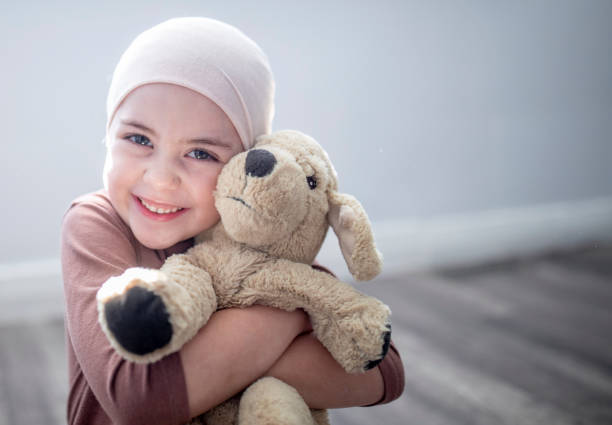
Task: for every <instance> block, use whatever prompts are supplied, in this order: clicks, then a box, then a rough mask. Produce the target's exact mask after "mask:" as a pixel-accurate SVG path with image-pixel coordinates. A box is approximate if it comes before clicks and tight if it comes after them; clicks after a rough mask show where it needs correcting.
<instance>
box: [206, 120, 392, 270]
mask: <svg viewBox="0 0 612 425" xmlns="http://www.w3.org/2000/svg"><path fill="white" fill-rule="evenodd" d="M337 187H338V182H337V177H336V172H335V170H334V168H333V166H332V164H331V162H330V160H329V158H328V156H327V154H326V153H325V151H324V150H323V149H322V148H321V147H320V146H319V144H318V143H317V142H315V141H314V140H313V139H312V138H310V137H308V136H306V135H304V134H302V133H299V132H297V131H287V130H286V131H279V132H277V133H274V134H272V135H266V136H261V137H259V138H258V139H257V143H256V145H255V146H254V147H253V148H252V149H250V150H248V151H246V152H242V153H241V154H238V155H236V156H235V157H233V158H232V159H231V161H230V162H228V163H227V164H226V165H225V167H223V170H222V172H221V174H220V175H219V179H218V182H217V190H216V191H215V205H216V207H217V210H218V211H219V214H220V215H221V222H222V224H223V227H224V228H225V231H226V233H227V234H228V235H229V236H230V237H231V238H232V239H234V240H235V241H237V242H240V243H242V244H245V245H247V246H250V247H253V248H256V249H259V250H262V251H265V252H267V253H269V254H270V255H273V256H276V257H279V258H286V259H289V260H292V261H298V262H302V263H306V264H311V263H312V262H313V261H314V258H315V256H316V255H317V253H318V252H319V249H320V247H321V244H322V243H323V240H324V239H325V235H326V233H327V229H328V228H329V225H331V226H332V227H333V229H334V231H335V232H336V235H337V236H338V239H339V241H340V247H341V251H342V254H343V255H344V258H345V260H346V262H347V265H348V267H349V270H350V272H351V273H352V274H353V276H354V277H355V279H358V280H369V279H372V278H373V277H375V276H376V275H377V274H378V273H379V272H380V269H381V265H382V260H381V256H380V253H379V252H378V250H377V249H376V246H375V244H374V238H373V235H372V230H371V227H370V222H369V220H368V217H367V215H366V213H365V211H364V209H363V207H362V206H361V204H360V203H359V202H358V201H357V200H356V199H355V198H353V197H352V196H350V195H346V194H340V193H338V192H337Z"/></svg>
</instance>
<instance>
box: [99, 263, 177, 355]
mask: <svg viewBox="0 0 612 425" xmlns="http://www.w3.org/2000/svg"><path fill="white" fill-rule="evenodd" d="M168 285H169V283H168V279H167V277H166V276H165V274H164V273H162V272H160V271H158V270H149V269H141V268H131V269H128V270H126V271H125V272H124V273H123V274H122V275H120V276H116V277H112V278H110V279H109V280H107V281H106V282H105V283H104V285H102V287H101V288H100V290H99V291H98V294H97V301H98V313H99V321H100V325H101V326H102V329H103V330H104V332H105V334H106V336H107V337H108V339H109V341H110V342H111V345H112V346H113V347H114V348H115V349H116V350H117V352H118V353H119V354H121V355H122V356H123V357H125V358H126V359H128V360H131V361H134V362H138V363H146V362H152V361H155V360H157V359H159V358H161V357H162V356H163V355H164V354H167V353H161V352H160V350H161V349H163V348H165V347H168V345H169V343H170V341H171V340H172V336H173V328H172V323H171V318H170V314H169V312H168V310H167V306H166V303H165V302H164V299H163V297H162V296H161V294H162V293H163V292H164V288H165V287H167V286H168ZM151 353H156V354H155V356H152V355H151Z"/></svg>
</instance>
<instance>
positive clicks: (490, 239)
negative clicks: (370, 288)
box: [0, 198, 612, 322]
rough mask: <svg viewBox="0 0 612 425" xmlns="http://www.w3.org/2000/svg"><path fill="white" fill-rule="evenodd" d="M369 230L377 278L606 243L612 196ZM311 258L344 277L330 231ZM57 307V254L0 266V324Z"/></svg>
mask: <svg viewBox="0 0 612 425" xmlns="http://www.w3.org/2000/svg"><path fill="white" fill-rule="evenodd" d="M373 228H374V233H375V237H376V241H377V245H378V248H379V250H380V251H381V252H382V253H383V256H384V261H385V265H384V268H383V276H385V275H386V276H390V275H394V274H398V273H405V272H419V271H424V270H428V269H432V268H436V267H447V266H457V265H469V264H480V263H484V262H487V261H495V260H500V259H503V258H508V257H517V256H518V257H523V256H528V255H533V254H538V253H542V252H546V251H547V250H553V249H564V248H572V247H577V246H581V245H585V244H589V243H592V244H593V245H596V244H605V243H611V242H612V198H600V199H592V200H587V201H580V202H567V203H556V204H545V205H538V206H528V207H522V208H511V209H502V210H493V211H484V212H475V213H468V214H462V215H448V216H439V217H431V218H426V219H418V220H416V219H399V220H389V221H382V222H375V223H373ZM317 260H318V261H319V262H320V263H321V264H323V265H325V266H327V267H329V268H330V269H331V270H333V271H334V272H335V273H336V274H337V275H338V277H339V278H341V279H343V280H345V281H351V277H350V275H349V273H348V270H347V268H346V265H345V264H344V260H343V258H342V254H341V253H340V250H339V248H338V243H337V240H336V237H335V235H334V233H333V232H331V231H330V232H329V235H328V237H327V239H326V241H325V243H324V244H323V247H322V249H321V253H320V255H319V256H318V258H317ZM28 305H29V306H36V307H35V308H27V306H28ZM61 308H63V304H62V285H61V271H60V261H59V259H55V258H52V259H41V260H34V261H26V262H20V263H12V264H0V312H1V313H0V322H6V321H7V320H13V319H16V318H22V316H24V315H30V314H36V313H34V312H38V313H37V314H41V312H43V313H44V314H46V315H49V314H56V313H58V311H59V309H61ZM30 312H32V313H30Z"/></svg>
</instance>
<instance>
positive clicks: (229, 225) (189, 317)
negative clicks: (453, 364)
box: [97, 131, 390, 424]
mask: <svg viewBox="0 0 612 425" xmlns="http://www.w3.org/2000/svg"><path fill="white" fill-rule="evenodd" d="M337 187H338V183H337V177H336V173H335V171H334V169H333V166H332V164H331V162H330V161H329V159H328V157H327V154H326V153H325V151H324V150H323V149H322V148H321V147H320V146H319V145H318V143H317V142H315V141H314V140H313V139H312V138H310V137H308V136H306V135H304V134H301V133H299V132H296V131H280V132H277V133H274V134H272V135H266V136H261V137H259V138H258V139H257V143H256V145H255V147H253V148H252V149H250V150H248V151H246V152H243V153H241V154H238V155H236V156H235V157H233V158H232V159H231V160H230V161H229V162H228V163H227V164H226V165H225V166H224V167H223V170H222V172H221V174H220V175H219V178H218V182H217V189H216V191H215V194H214V196H215V206H216V208H217V210H218V211H219V214H220V216H221V220H220V222H219V223H218V224H217V225H215V226H214V227H212V228H211V229H208V230H207V231H205V232H203V233H202V234H200V235H198V236H197V238H196V244H195V245H194V247H193V248H191V249H190V250H189V251H187V252H186V253H185V254H178V255H174V256H172V257H170V258H168V259H167V260H166V262H165V263H164V265H163V266H162V268H161V269H160V270H152V269H143V268H131V269H128V270H126V271H125V272H124V273H123V274H122V275H121V276H118V277H113V278H110V279H109V280H108V281H107V282H105V283H104V285H103V286H102V287H101V288H100V290H99V291H98V294H97V300H98V310H99V320H100V324H101V326H102V329H103V330H104V332H105V333H106V335H107V337H108V338H109V340H110V342H111V344H112V346H113V347H114V348H115V349H116V350H117V352H118V353H119V354H121V355H122V356H123V357H124V358H126V359H128V360H131V361H134V362H139V363H147V362H154V361H156V360H158V359H160V358H162V357H163V356H166V355H168V354H170V353H172V352H175V351H178V350H179V349H180V348H181V347H182V346H183V344H185V343H186V342H187V341H188V340H189V339H191V338H192V337H193V336H194V335H195V334H196V332H197V331H198V330H199V329H200V328H201V327H202V326H203V325H204V324H205V323H206V322H207V320H208V319H209V317H210V315H211V314H212V313H213V312H214V311H215V310H217V309H220V308H228V307H245V306H249V305H252V304H262V305H267V306H272V307H277V308H281V309H284V310H288V311H292V310H294V309H296V308H301V309H304V310H305V311H306V312H307V313H308V315H309V317H310V320H311V323H312V328H313V332H314V334H315V336H316V337H317V338H318V339H319V340H320V341H321V343H322V344H323V345H324V346H325V347H326V348H327V349H328V350H329V352H330V353H331V354H332V356H333V357H334V358H335V359H336V360H337V361H338V363H339V364H340V365H342V367H343V368H344V369H345V370H346V371H347V372H350V373H356V372H363V371H365V370H368V369H370V368H373V367H374V366H376V365H377V364H378V363H379V362H380V361H381V360H382V358H383V357H384V355H385V354H386V352H387V350H388V347H389V341H390V324H389V315H390V310H389V308H388V307H387V306H386V305H384V304H383V303H381V302H380V301H378V300H377V299H375V298H373V297H369V296H366V295H364V294H362V293H360V292H358V291H356V290H355V289H353V287H352V286H350V285H348V284H346V283H343V282H341V281H339V280H338V279H337V278H335V277H334V276H332V275H331V274H329V273H326V272H323V271H320V270H316V269H314V268H313V267H312V266H311V264H312V263H313V261H314V259H315V256H316V255H317V253H318V252H319V249H320V247H321V244H322V243H323V240H324V239H325V235H326V233H327V230H328V228H329V226H330V225H331V227H332V228H333V230H334V231H335V233H336V235H337V236H338V239H339V241H340V247H341V251H342V254H343V256H344V259H345V260H346V263H347V265H348V268H349V271H350V272H351V274H352V275H353V276H354V277H355V279H357V280H369V279H372V278H373V277H375V276H376V275H377V274H378V273H379V272H380V269H381V257H380V254H379V252H378V251H377V249H376V247H375V244H374V239H373V235H372V231H371V228H370V223H369V220H368V217H367V215H366V213H365V211H364V209H363V208H362V206H361V204H360V203H359V202H358V201H357V200H356V199H355V198H353V197H352V196H350V195H346V194H341V193H339V192H338V191H337ZM270 406H276V407H275V408H274V409H272V408H270ZM201 419H203V420H204V421H205V422H204V423H207V424H212V423H215V424H216V423H219V424H230V423H236V422H237V423H248V424H259V423H261V424H263V423H265V424H281V423H282V424H284V423H288V424H314V423H317V424H323V423H328V419H327V416H326V413H325V412H324V411H311V410H310V409H308V407H307V406H306V404H305V403H304V401H303V400H302V398H301V397H300V396H299V394H298V393H297V392H296V391H295V390H294V389H293V388H291V387H290V386H289V385H287V384H285V383H283V382H281V381H279V380H277V379H274V378H263V379H260V380H259V381H257V382H255V383H254V384H252V385H251V386H250V387H249V388H248V389H247V390H246V391H245V392H244V393H243V394H242V395H241V396H240V397H239V398H235V399H232V400H229V401H228V402H226V403H224V404H222V405H221V406H218V407H217V408H215V409H213V410H212V411H210V412H208V413H207V414H205V417H204V418H201Z"/></svg>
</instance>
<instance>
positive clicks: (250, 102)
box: [106, 17, 274, 149]
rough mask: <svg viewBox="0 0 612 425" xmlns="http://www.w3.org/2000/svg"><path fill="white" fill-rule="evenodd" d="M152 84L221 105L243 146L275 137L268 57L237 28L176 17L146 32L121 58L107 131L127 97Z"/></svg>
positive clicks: (110, 93)
mask: <svg viewBox="0 0 612 425" xmlns="http://www.w3.org/2000/svg"><path fill="white" fill-rule="evenodd" d="M149 83H171V84H177V85H180V86H183V87H186V88H188V89H191V90H194V91H196V92H198V93H200V94H202V95H204V96H206V97H207V98H209V99H210V100H212V101H213V102H215V103H216V104H217V105H218V106H219V107H220V108H221V109H222V110H223V112H225V114H226V115H227V116H228V118H229V119H230V121H231V122H232V123H233V125H234V127H235V128H236V131H237V132H238V135H239V136H240V140H241V141H242V145H243V146H244V148H245V149H248V148H250V147H251V146H252V145H253V143H254V142H255V138H256V137H257V136H259V135H261V134H268V133H270V129H271V125H272V118H273V116H274V79H273V76H272V71H271V69H270V65H269V63H268V59H267V57H266V55H265V53H264V52H263V51H262V50H261V48H260V47H259V46H258V45H257V44H255V42H254V41H253V40H251V39H250V38H248V37H247V36H246V35H244V34H243V33H242V32H241V31H240V30H238V29H237V28H235V27H233V26H231V25H228V24H225V23H223V22H220V21H217V20H214V19H209V18H199V17H190V18H174V19H170V20H168V21H165V22H162V23H161V24H159V25H156V26H154V27H152V28H150V29H148V30H147V31H145V32H143V33H142V34H140V35H139V36H138V37H136V39H135V40H134V41H133V42H132V44H131V45H130V46H129V47H128V48H127V50H126V51H125V52H124V53H123V55H122V56H121V59H120V60H119V63H118V64H117V67H116V68H115V72H114V74H113V79H112V81H111V85H110V89H109V91H108V98H107V101H106V114H107V118H106V129H107V131H108V129H109V127H110V124H111V122H112V119H113V116H114V114H115V112H116V110H117V108H118V107H119V105H120V104H121V102H122V101H123V99H125V98H126V96H127V95H128V94H129V93H130V92H131V91H132V90H134V89H136V88H137V87H140V86H142V85H145V84H149Z"/></svg>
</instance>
